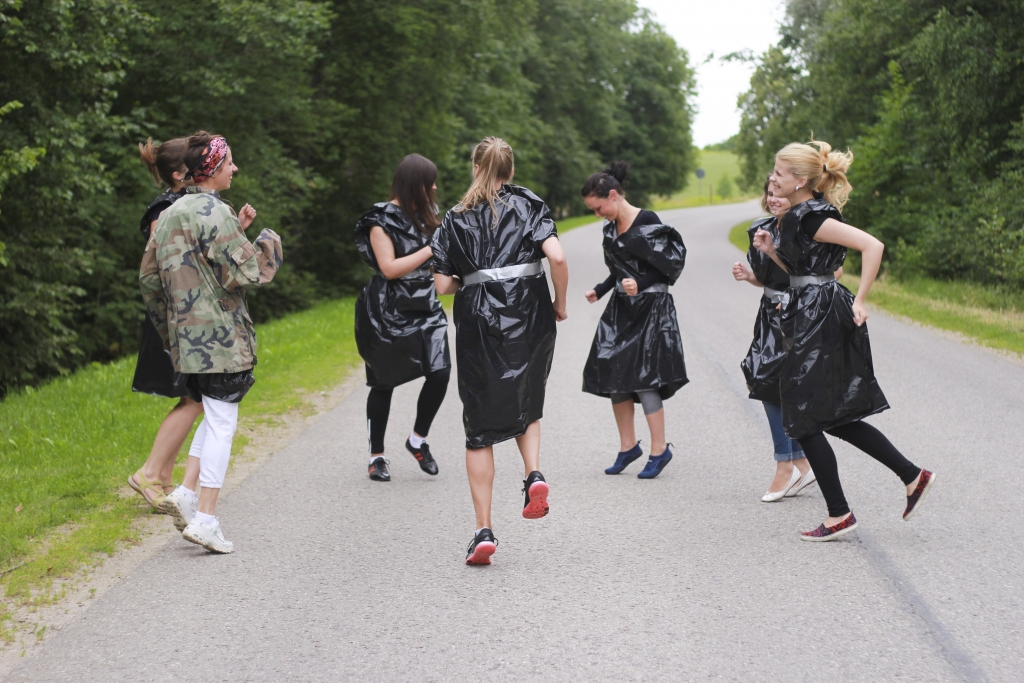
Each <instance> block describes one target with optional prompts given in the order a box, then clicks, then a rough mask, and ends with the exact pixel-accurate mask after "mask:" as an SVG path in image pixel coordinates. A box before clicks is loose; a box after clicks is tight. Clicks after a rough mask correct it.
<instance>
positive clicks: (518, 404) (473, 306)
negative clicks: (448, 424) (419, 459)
mask: <svg viewBox="0 0 1024 683" xmlns="http://www.w3.org/2000/svg"><path fill="white" fill-rule="evenodd" d="M472 158H473V183H472V184H471V185H470V186H469V189H468V190H466V194H465V195H464V196H463V197H462V200H461V201H460V202H459V203H458V204H457V205H456V206H455V207H454V208H453V209H452V210H451V211H449V212H448V213H447V214H445V217H444V220H443V221H441V227H440V228H438V230H437V233H436V234H435V235H434V241H433V243H432V244H431V247H432V249H433V253H434V282H435V284H436V285H437V291H438V292H440V293H441V294H451V293H454V294H455V306H454V310H455V335H456V343H455V352H456V353H457V354H458V360H459V397H460V398H461V399H462V408H463V410H462V422H463V424H464V426H465V428H466V473H467V474H468V475H469V489H470V492H471V493H472V495H473V508H474V510H475V512H476V526H477V530H476V533H475V534H473V540H472V541H470V544H469V549H468V551H467V552H466V564H471V565H479V564H490V563H491V555H493V554H494V551H495V550H496V549H497V546H498V541H497V539H495V538H494V534H493V533H492V532H491V494H492V492H493V488H494V444H496V443H500V442H502V441H507V440H508V439H515V440H516V445H517V446H519V452H520V454H521V455H522V457H523V466H524V470H525V475H526V479H525V480H524V481H523V492H524V493H525V494H526V500H525V503H524V505H523V517H525V518H526V519H539V518H541V517H543V516H545V515H546V514H548V509H549V508H548V484H547V482H546V481H545V480H544V476H543V475H542V474H541V473H540V471H539V470H540V419H541V417H542V416H543V414H544V391H545V388H546V384H547V379H548V373H549V372H550V371H551V358H552V356H553V355H554V351H555V323H556V322H558V321H561V320H565V318H566V313H565V289H566V286H567V285H568V282H569V268H568V266H567V265H566V262H565V253H564V252H563V251H562V245H561V244H560V243H559V241H558V235H557V232H556V230H555V222H554V221H553V220H552V218H551V212H550V211H549V210H548V207H547V206H546V205H545V204H544V202H543V200H541V199H540V197H538V196H537V195H535V194H534V193H533V192H530V191H529V190H528V189H526V188H525V187H519V186H517V185H512V184H511V181H512V177H513V175H514V174H515V159H514V156H513V154H512V148H511V147H510V146H509V145H508V143H507V142H505V141H504V140H502V139H501V138H495V137H487V138H484V139H483V140H481V141H480V143H479V144H477V145H476V147H474V148H473V156H472ZM544 258H547V259H548V263H549V265H550V266H551V281H552V284H554V287H555V299H554V301H552V300H551V294H550V293H549V291H548V282H547V278H546V277H545V276H544V266H543V265H542V264H541V260H542V259H544Z"/></svg>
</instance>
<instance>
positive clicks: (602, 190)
mask: <svg viewBox="0 0 1024 683" xmlns="http://www.w3.org/2000/svg"><path fill="white" fill-rule="evenodd" d="M628 175H629V164H627V163H626V162H625V161H613V162H612V163H610V164H608V168H606V169H604V170H603V171H601V172H599V173H595V174H593V175H592V176H590V177H589V178H587V182H585V183H583V189H582V190H580V195H582V196H583V197H584V198H585V197H598V198H600V199H604V198H605V197H607V196H608V195H609V194H610V193H611V191H612V190H615V191H616V192H618V193H619V194H620V195H622V196H625V195H626V192H625V190H624V189H623V188H625V187H626V185H627V183H626V177H627V176H628Z"/></svg>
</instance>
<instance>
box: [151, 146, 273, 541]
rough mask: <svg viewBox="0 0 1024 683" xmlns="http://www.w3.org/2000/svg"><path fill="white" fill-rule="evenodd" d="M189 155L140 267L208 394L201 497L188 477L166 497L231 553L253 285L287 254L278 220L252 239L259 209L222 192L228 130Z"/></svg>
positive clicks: (180, 358) (200, 452) (195, 450)
mask: <svg viewBox="0 0 1024 683" xmlns="http://www.w3.org/2000/svg"><path fill="white" fill-rule="evenodd" d="M185 165H186V167H187V168H188V174H187V175H186V178H185V179H186V180H191V181H192V182H193V183H194V184H193V185H192V186H191V187H189V188H188V189H187V190H186V195H185V196H184V197H182V198H181V199H180V200H178V201H177V202H175V203H174V204H173V205H172V206H171V207H170V208H169V209H167V210H166V211H165V212H164V213H163V215H162V216H160V220H159V221H157V224H156V227H155V229H154V230H153V237H152V239H151V240H150V243H149V247H148V248H147V249H146V254H145V255H144V256H143V260H142V267H141V269H140V273H139V284H140V287H141V289H142V296H143V299H144V300H145V301H146V308H147V309H148V311H149V316H150V319H151V320H152V321H153V325H154V326H155V327H156V329H157V332H159V333H160V336H161V338H162V339H163V341H164V345H165V346H166V347H167V348H168V349H170V352H171V360H172V362H173V363H174V369H175V370H176V371H177V372H180V373H182V374H183V375H185V376H186V377H185V386H186V388H187V389H188V392H189V396H191V397H192V399H193V400H195V401H198V402H202V404H203V410H204V413H205V415H204V417H203V421H202V422H201V423H200V425H199V428H198V429H197V430H196V433H195V436H194V437H193V439H192V446H191V448H189V459H188V465H187V466H186V482H187V481H188V480H189V472H194V471H195V470H197V469H198V473H199V474H198V483H199V485H200V486H201V487H202V489H201V492H200V493H199V496H198V502H196V492H195V490H191V489H189V488H187V486H185V485H183V486H179V487H178V488H177V489H175V490H174V491H173V492H172V493H171V494H170V495H169V496H167V498H166V499H165V500H164V507H165V509H167V510H168V512H170V513H171V514H173V515H174V516H175V518H176V519H177V520H178V521H179V523H180V522H187V524H185V528H184V530H183V531H182V533H181V536H182V538H184V539H185V540H187V541H190V542H192V543H196V544H198V545H201V546H203V547H204V548H206V549H207V550H209V551H211V552H216V553H230V552H231V551H232V550H234V545H233V544H232V543H231V541H228V540H226V539H225V538H224V533H223V531H221V527H220V522H219V520H218V519H217V513H216V509H217V496H218V494H219V493H220V489H221V487H223V485H224V476H225V474H226V473H227V469H228V461H229V459H230V457H231V443H232V440H233V438H234V435H235V429H236V428H237V426H238V404H239V402H240V401H241V400H242V398H243V397H244V396H245V394H246V393H247V392H248V391H249V388H250V387H251V386H252V385H253V383H254V382H255V379H254V377H253V373H252V370H253V367H255V365H256V331H255V330H254V329H253V324H252V319H251V318H250V317H249V311H248V308H247V306H246V301H245V292H246V290H248V289H252V288H254V287H260V286H262V285H265V284H266V283H268V282H270V281H271V279H273V277H274V275H275V274H276V273H277V270H278V268H280V267H281V262H282V261H283V256H282V253H281V239H280V238H279V237H278V236H277V234H276V233H274V231H272V230H266V229H265V230H263V232H262V233H260V236H259V237H258V238H257V239H256V242H255V244H253V243H251V242H249V240H248V239H246V237H245V233H244V232H243V231H244V230H245V229H246V228H247V227H248V226H249V224H251V223H252V221H253V219H255V217H256V211H254V210H253V208H252V207H251V206H249V205H248V204H246V205H245V206H244V207H242V210H241V211H240V212H239V215H238V216H236V215H235V212H234V211H233V210H232V209H231V207H230V206H229V205H228V204H226V203H225V202H224V201H223V200H221V199H220V196H219V194H218V193H219V192H222V191H224V190H226V189H228V188H229V187H231V177H232V176H233V175H234V174H235V173H236V172H237V171H238V168H237V167H236V166H235V165H234V163H232V156H231V148H230V147H228V144H227V141H226V140H225V139H224V138H223V137H221V136H213V135H210V134H209V133H206V132H205V131H201V132H199V133H196V134H195V135H193V136H192V137H190V138H189V139H188V149H187V150H186V152H185ZM193 510H195V512H194V513H193V512H192V511H193ZM189 515H192V516H191V519H189V518H188V517H189Z"/></svg>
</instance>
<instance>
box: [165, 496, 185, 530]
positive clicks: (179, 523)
mask: <svg viewBox="0 0 1024 683" xmlns="http://www.w3.org/2000/svg"><path fill="white" fill-rule="evenodd" d="M160 511H161V512H163V513H164V514H166V515H170V516H171V522H172V523H173V524H174V528H175V529H177V530H178V533H181V532H182V531H184V530H185V527H187V526H188V522H186V521H185V518H184V517H182V515H181V511H180V510H179V509H178V506H177V505H174V504H173V503H171V502H170V501H167V500H165V501H164V502H162V503H160Z"/></svg>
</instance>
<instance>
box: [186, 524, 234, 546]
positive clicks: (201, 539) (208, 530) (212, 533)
mask: <svg viewBox="0 0 1024 683" xmlns="http://www.w3.org/2000/svg"><path fill="white" fill-rule="evenodd" d="M181 537H182V538H184V539H185V540H186V541H191V542H192V543H195V544H196V545H201V546H203V547H204V548H206V549H207V550H209V551H210V552H212V553H224V554H227V553H230V552H233V551H234V550H235V544H234V543H232V542H231V541H229V540H227V539H225V538H224V532H223V531H221V530H220V522H217V526H215V527H211V526H207V525H206V524H203V523H202V522H200V521H198V520H193V521H192V522H190V523H189V525H188V526H187V527H185V530H184V531H182V532H181Z"/></svg>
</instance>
